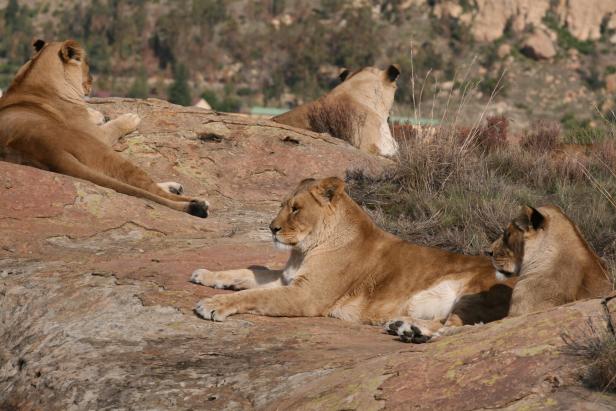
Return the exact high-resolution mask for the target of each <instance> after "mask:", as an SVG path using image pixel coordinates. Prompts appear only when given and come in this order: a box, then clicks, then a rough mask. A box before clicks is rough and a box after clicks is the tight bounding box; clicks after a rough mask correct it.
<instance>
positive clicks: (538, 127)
mask: <svg viewBox="0 0 616 411" xmlns="http://www.w3.org/2000/svg"><path fill="white" fill-rule="evenodd" d="M559 143H560V124H559V123H556V122H554V121H539V122H537V123H535V124H534V125H533V126H532V127H531V128H530V130H528V131H527V132H526V133H525V134H524V137H523V138H522V141H520V145H521V146H522V147H523V148H525V149H527V150H537V151H540V152H548V151H552V150H554V149H556V148H557V147H558V145H559Z"/></svg>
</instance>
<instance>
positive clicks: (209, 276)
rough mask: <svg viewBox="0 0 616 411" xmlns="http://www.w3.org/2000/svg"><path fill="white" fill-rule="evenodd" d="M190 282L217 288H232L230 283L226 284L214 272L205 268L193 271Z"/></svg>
mask: <svg viewBox="0 0 616 411" xmlns="http://www.w3.org/2000/svg"><path fill="white" fill-rule="evenodd" d="M190 282H191V283H195V284H201V285H205V286H206V287H212V288H218V289H229V288H233V287H232V286H231V285H229V284H226V283H225V282H224V281H222V280H221V279H219V278H218V276H217V274H216V273H215V272H212V271H210V270H207V269H205V268H200V269H198V270H195V271H193V273H192V275H191V276H190Z"/></svg>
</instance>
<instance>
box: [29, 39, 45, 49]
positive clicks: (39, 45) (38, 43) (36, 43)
mask: <svg viewBox="0 0 616 411" xmlns="http://www.w3.org/2000/svg"><path fill="white" fill-rule="evenodd" d="M32 47H34V51H36V52H39V51H41V50H42V49H43V47H45V40H41V39H38V40H35V41H34V43H32Z"/></svg>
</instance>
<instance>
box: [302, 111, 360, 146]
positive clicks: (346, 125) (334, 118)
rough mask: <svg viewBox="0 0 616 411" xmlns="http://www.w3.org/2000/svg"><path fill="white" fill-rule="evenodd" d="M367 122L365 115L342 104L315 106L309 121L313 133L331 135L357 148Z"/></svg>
mask: <svg viewBox="0 0 616 411" xmlns="http://www.w3.org/2000/svg"><path fill="white" fill-rule="evenodd" d="M365 120H366V118H365V115H362V114H361V113H358V112H356V111H355V110H352V109H350V108H349V107H348V106H346V105H344V104H340V103H338V104H327V105H323V104H315V105H314V106H313V107H312V109H311V110H310V112H308V121H309V123H310V128H311V129H312V130H313V131H316V132H317V133H329V134H330V135H331V136H333V137H337V138H340V139H342V140H345V141H348V142H349V143H351V144H353V145H355V146H358V143H359V142H358V141H356V140H357V137H358V135H359V130H360V129H361V127H363V124H364V122H365Z"/></svg>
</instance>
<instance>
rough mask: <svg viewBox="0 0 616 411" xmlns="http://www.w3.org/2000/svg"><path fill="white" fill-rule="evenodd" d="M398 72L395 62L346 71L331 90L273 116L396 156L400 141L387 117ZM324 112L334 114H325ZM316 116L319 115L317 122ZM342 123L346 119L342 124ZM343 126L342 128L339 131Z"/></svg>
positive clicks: (371, 149) (357, 145) (360, 146)
mask: <svg viewBox="0 0 616 411" xmlns="http://www.w3.org/2000/svg"><path fill="white" fill-rule="evenodd" d="M399 74H400V70H399V69H398V67H397V66H395V65H392V66H390V67H389V68H388V69H386V70H380V69H377V68H374V67H365V68H363V69H361V70H359V71H357V72H355V73H352V74H350V73H349V72H348V71H345V72H343V75H341V79H342V80H343V81H342V83H341V84H339V85H338V86H337V87H335V88H334V89H333V90H332V91H330V92H329V93H327V94H326V95H324V96H322V97H321V98H319V99H318V100H316V101H313V102H310V103H306V104H303V105H301V106H299V107H297V108H295V109H294V110H291V111H289V112H287V113H284V114H281V115H279V116H276V117H274V118H273V119H272V120H274V121H276V122H278V123H282V124H286V125H289V126H293V127H298V128H303V129H306V130H312V131H317V132H330V133H331V134H332V135H334V137H338V138H343V139H345V140H347V141H349V142H350V143H351V144H353V145H354V146H356V147H358V148H359V149H360V150H362V151H365V152H367V153H372V154H379V155H383V156H393V155H395V154H396V152H397V143H396V141H395V140H394V138H393V137H392V135H391V132H390V130H389V126H388V123H387V119H388V117H389V112H390V111H391V107H392V105H393V102H394V94H395V92H396V79H397V78H398V75H399ZM324 112H325V113H327V112H330V113H331V115H330V116H324V115H323V113H324ZM314 117H317V118H318V119H319V120H318V121H317V123H318V124H315V121H314ZM339 123H343V124H342V127H341V125H340V124H339ZM344 123H349V124H348V125H345V124H344ZM340 129H342V131H340V132H338V130H340ZM335 134H340V135H335Z"/></svg>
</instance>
